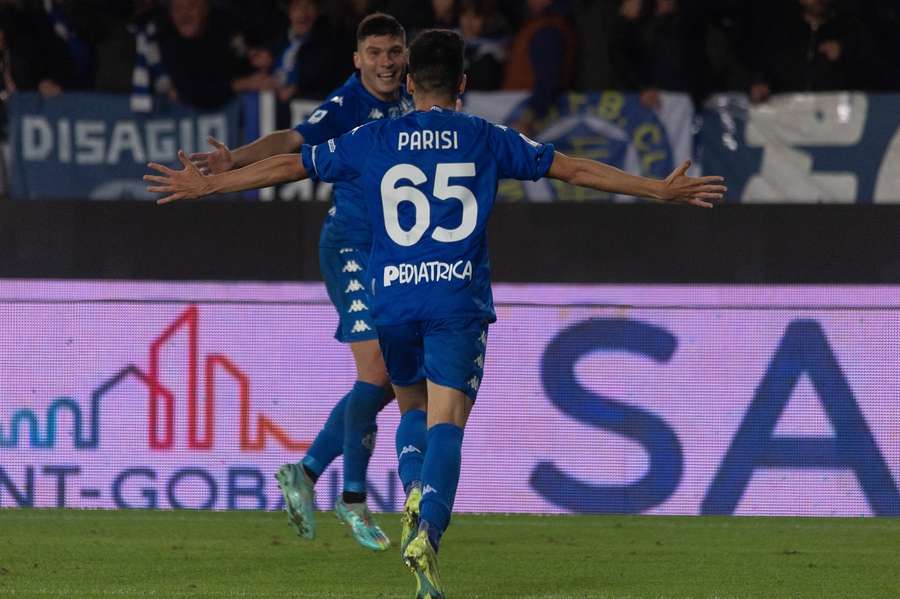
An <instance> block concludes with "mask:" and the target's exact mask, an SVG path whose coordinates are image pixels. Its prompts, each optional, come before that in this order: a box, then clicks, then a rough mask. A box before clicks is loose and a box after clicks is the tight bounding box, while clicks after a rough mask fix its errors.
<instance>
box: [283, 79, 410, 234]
mask: <svg viewBox="0 0 900 599" xmlns="http://www.w3.org/2000/svg"><path fill="white" fill-rule="evenodd" d="M412 109H413V104H412V100H411V99H410V97H409V94H408V93H407V91H406V88H405V87H401V88H400V97H399V98H398V99H397V100H395V101H393V102H384V101H382V100H379V99H378V98H376V97H375V96H373V95H372V94H370V93H369V91H368V90H367V89H366V88H365V86H363V84H362V81H360V79H359V75H355V74H354V75H351V76H350V78H348V79H347V81H346V82H345V83H344V85H342V86H341V87H339V88H338V89H336V90H335V91H334V92H333V93H332V94H331V96H330V97H329V99H328V100H327V101H326V102H325V103H323V104H322V105H321V106H319V107H318V108H317V109H316V110H315V111H314V112H313V113H312V114H311V115H309V117H308V118H307V119H306V121H304V122H303V123H300V124H299V125H297V126H296V127H295V130H296V131H298V132H299V133H300V135H302V136H303V142H304V143H307V144H310V145H316V144H320V143H323V142H325V141H327V140H329V139H332V138H335V137H339V136H341V135H343V134H344V133H346V132H348V131H350V130H351V129H353V128H354V127H358V126H359V125H362V124H364V123H368V122H369V121H374V120H378V119H383V118H393V117H398V116H401V115H404V114H406V113H408V112H410V111H411V110H412ZM371 242H372V230H371V227H370V225H369V219H368V215H367V214H366V208H365V206H364V205H363V203H362V200H361V199H360V193H359V190H358V189H357V188H356V187H355V186H354V185H353V184H352V183H349V182H340V183H335V186H334V207H333V208H332V209H331V211H330V212H329V215H328V218H327V219H326V220H325V224H324V225H323V227H322V235H321V237H320V238H319V245H320V246H321V247H333V248H340V247H344V246H346V245H366V246H368V245H369V244H370V243H371Z"/></svg>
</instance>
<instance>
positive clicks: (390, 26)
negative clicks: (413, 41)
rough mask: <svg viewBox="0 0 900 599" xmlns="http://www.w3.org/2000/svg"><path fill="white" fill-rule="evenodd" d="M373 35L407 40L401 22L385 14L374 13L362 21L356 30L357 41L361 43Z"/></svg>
mask: <svg viewBox="0 0 900 599" xmlns="http://www.w3.org/2000/svg"><path fill="white" fill-rule="evenodd" d="M373 35H389V36H391V37H399V38H400V39H403V40H406V30H405V29H403V25H401V24H400V21H398V20H397V19H395V18H394V17H392V16H391V15H388V14H385V13H383V12H373V13H372V14H370V15H369V16H367V17H366V18H365V19H363V20H362V21H360V23H359V27H357V28H356V41H357V42H361V41H363V40H364V39H366V38H367V37H371V36H373Z"/></svg>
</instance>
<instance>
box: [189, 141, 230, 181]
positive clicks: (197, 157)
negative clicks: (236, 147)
mask: <svg viewBox="0 0 900 599" xmlns="http://www.w3.org/2000/svg"><path fill="white" fill-rule="evenodd" d="M206 142H207V143H208V144H209V145H211V146H212V147H213V148H215V149H214V150H213V151H211V152H194V153H193V154H191V162H193V163H194V166H196V167H197V168H198V169H200V172H201V173H202V174H204V175H218V174H219V173H224V172H225V171H230V170H231V169H233V168H234V158H233V157H232V156H231V150H229V149H228V146H226V145H225V144H223V143H222V142H221V141H219V140H218V139H216V138H215V137H212V136H210V137H207V138H206Z"/></svg>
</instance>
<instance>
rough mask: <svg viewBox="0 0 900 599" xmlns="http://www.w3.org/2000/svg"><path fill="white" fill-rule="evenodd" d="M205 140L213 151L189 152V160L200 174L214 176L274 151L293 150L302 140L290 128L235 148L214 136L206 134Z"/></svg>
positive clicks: (255, 160)
mask: <svg viewBox="0 0 900 599" xmlns="http://www.w3.org/2000/svg"><path fill="white" fill-rule="evenodd" d="M206 141H207V142H208V143H209V145H211V146H212V147H213V148H214V149H213V150H211V151H209V152H195V153H194V154H191V155H190V159H191V162H193V163H194V166H196V167H197V168H199V169H200V172H202V173H203V174H204V175H217V174H219V173H224V172H225V171H230V170H231V169H235V168H241V167H242V166H247V165H248V164H253V163H254V162H259V161H260V160H265V159H266V158H271V157H272V156H277V155H278V154H290V153H293V152H297V151H299V150H300V146H301V145H303V143H304V140H303V136H302V135H301V134H300V133H299V132H298V131H296V130H294V129H284V130H282V131H275V132H274V133H269V134H268V135H265V136H263V137H260V138H259V139H257V140H256V141H254V142H252V143H249V144H247V145H245V146H241V147H240V148H237V149H235V150H231V149H229V148H228V146H226V145H225V144H223V143H222V142H220V141H219V140H218V139H216V138H215V137H209V138H207V140H206Z"/></svg>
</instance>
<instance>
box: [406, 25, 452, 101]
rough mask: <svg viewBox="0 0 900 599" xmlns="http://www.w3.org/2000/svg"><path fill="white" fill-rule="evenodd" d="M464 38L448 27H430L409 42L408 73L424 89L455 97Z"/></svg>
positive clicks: (426, 91)
mask: <svg viewBox="0 0 900 599" xmlns="http://www.w3.org/2000/svg"><path fill="white" fill-rule="evenodd" d="M464 50H465V42H463V39H462V36H460V35H459V34H458V33H456V32H455V31H451V30H449V29H429V30H427V31H423V32H422V33H420V34H419V35H417V36H416V39H414V40H413V43H412V44H410V46H409V75H410V77H412V78H413V81H415V83H416V87H418V88H421V90H422V91H423V92H425V93H437V94H445V95H447V96H449V97H451V98H455V97H456V96H457V94H458V93H459V82H460V80H462V77H463V69H464V67H463V61H464Z"/></svg>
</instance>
